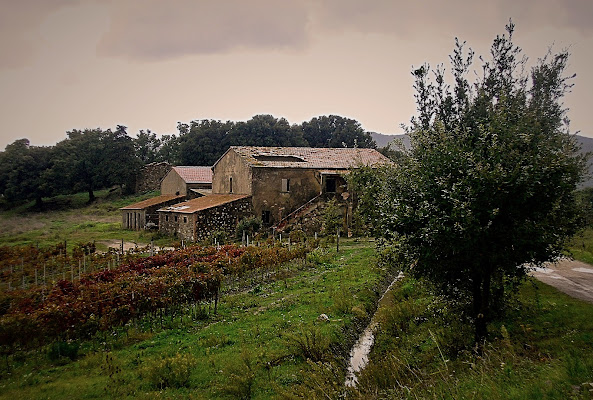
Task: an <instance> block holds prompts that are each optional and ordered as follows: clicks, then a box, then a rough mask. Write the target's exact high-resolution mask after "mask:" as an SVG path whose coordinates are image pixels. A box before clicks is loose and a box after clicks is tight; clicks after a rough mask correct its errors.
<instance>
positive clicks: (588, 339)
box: [352, 280, 593, 400]
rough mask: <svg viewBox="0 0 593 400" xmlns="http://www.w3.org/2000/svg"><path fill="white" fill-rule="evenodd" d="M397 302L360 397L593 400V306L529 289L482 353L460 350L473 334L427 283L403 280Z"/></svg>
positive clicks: (542, 288)
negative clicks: (429, 288) (423, 284)
mask: <svg viewBox="0 0 593 400" xmlns="http://www.w3.org/2000/svg"><path fill="white" fill-rule="evenodd" d="M390 297H391V299H392V304H391V305H390V306H389V307H386V308H385V309H383V310H382V312H381V333H380V334H379V335H378V336H377V339H376V341H375V347H374V348H373V352H372V354H371V362H370V365H369V366H368V368H367V369H366V370H365V372H364V374H363V376H362V377H361V385H360V388H359V389H360V390H359V391H355V392H354V393H352V395H353V396H352V397H354V398H376V397H375V396H376V395H375V393H380V395H381V396H383V397H382V398H390V399H391V398H392V399H401V398H410V399H415V398H421V399H424V398H439V399H447V398H449V399H465V398H467V399H469V398H476V399H501V400H502V399H544V398H545V399H569V398H575V399H590V398H592V397H593V306H592V305H591V304H588V303H584V302H581V301H579V300H575V299H572V298H570V297H568V296H566V295H565V294H563V293H560V292H558V291H556V290H555V289H553V288H552V287H550V286H547V285H545V284H542V283H538V282H532V283H527V284H525V285H524V286H523V287H522V289H521V292H520V297H519V299H520V302H518V303H516V304H515V305H514V307H513V309H512V311H511V312H510V313H509V314H508V316H507V318H505V319H504V320H503V321H502V322H501V323H498V324H493V325H492V326H490V334H491V339H490V340H491V341H490V343H488V344H487V345H486V347H485V349H484V352H483V353H482V354H481V355H478V354H476V353H474V352H472V351H467V350H461V351H460V346H459V345H460V344H462V343H464V342H465V343H468V342H470V341H471V334H472V333H471V330H468V329H465V328H464V327H463V326H462V325H461V324H460V323H459V321H455V317H454V315H451V311H452V310H448V313H449V315H447V309H446V306H444V305H443V304H442V303H440V302H439V300H438V299H437V298H435V297H434V296H432V295H431V294H430V292H429V291H427V290H426V289H425V288H423V287H422V285H421V284H420V283H418V282H414V281H410V280H407V281H403V282H402V283H400V284H399V285H397V286H396V288H395V289H394V291H393V293H392V295H391V296H390ZM444 307H445V308H444ZM443 311H444V312H443ZM453 314H454V313H453ZM396 331H397V332H399V333H395V332H396Z"/></svg>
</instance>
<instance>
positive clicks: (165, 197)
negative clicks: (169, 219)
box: [120, 194, 184, 210]
mask: <svg viewBox="0 0 593 400" xmlns="http://www.w3.org/2000/svg"><path fill="white" fill-rule="evenodd" d="M183 197H184V196H177V195H174V194H162V195H160V196H156V197H151V198H150V199H146V200H142V201H139V202H138V203H134V204H130V205H129V206H125V207H122V208H120V210H141V209H143V208H146V207H150V206H158V205H159V204H162V203H165V202H167V201H171V200H175V199H182V198H183Z"/></svg>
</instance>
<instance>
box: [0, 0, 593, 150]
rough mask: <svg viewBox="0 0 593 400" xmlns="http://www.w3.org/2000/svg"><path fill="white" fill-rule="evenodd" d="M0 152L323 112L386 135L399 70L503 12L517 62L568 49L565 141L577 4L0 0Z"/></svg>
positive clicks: (581, 47) (481, 40) (587, 115)
mask: <svg viewBox="0 0 593 400" xmlns="http://www.w3.org/2000/svg"><path fill="white" fill-rule="evenodd" d="M0 5H1V6H2V8H1V12H0V90H1V93H2V94H1V97H0V149H3V148H4V147H5V146H6V144H8V143H12V142H13V141H14V140H16V139H19V138H23V137H26V138H28V139H30V140H31V143H32V144H33V145H52V144H55V143H56V142H58V141H60V140H62V139H64V138H65V137H66V131H68V130H71V129H84V128H96V127H101V128H104V129H107V128H114V127H115V126H116V125H117V124H122V125H126V126H128V128H129V129H128V133H129V134H131V135H135V134H136V133H137V132H138V131H139V130H140V129H151V130H152V131H153V132H156V133H158V134H165V133H169V134H170V133H176V132H177V130H176V126H177V122H178V121H181V122H190V121H192V120H196V119H204V118H208V119H210V118H212V119H221V120H233V121H241V120H248V119H250V118H251V117H252V116H253V115H256V114H272V115H274V116H276V117H284V118H286V119H287V120H288V121H289V122H291V123H300V122H302V121H303V120H309V119H311V118H312V117H315V116H319V115H329V114H338V115H342V116H346V117H350V118H354V119H356V120H358V121H359V122H360V123H361V124H362V126H363V127H364V128H365V129H367V130H369V131H375V132H380V133H385V134H391V133H400V131H401V130H400V127H399V126H400V124H402V123H408V122H409V120H410V117H411V116H412V115H413V114H414V112H415V103H414V97H413V91H412V77H411V74H410V71H411V69H412V66H418V65H420V64H422V63H423V62H429V63H431V65H436V64H437V63H440V62H447V61H448V55H449V54H450V53H451V51H452V49H453V45H454V39H455V37H456V36H458V37H459V38H460V39H462V40H466V41H467V42H468V45H469V46H471V47H472V48H473V49H474V50H476V52H477V54H486V53H487V51H488V48H489V46H490V44H491V42H492V39H493V38H494V37H495V36H496V35H497V34H502V33H504V25H505V24H506V23H507V22H508V19H509V18H510V17H511V18H512V19H513V21H514V22H515V23H516V32H515V41H516V43H517V44H518V45H519V46H521V47H522V48H523V49H524V52H525V54H526V55H528V56H529V57H530V59H531V60H536V59H537V58H538V57H541V56H543V55H544V54H545V53H546V51H547V50H548V47H549V46H550V45H552V44H554V48H555V49H557V50H560V49H562V48H564V47H568V46H570V52H571V54H572V56H571V59H570V66H569V72H571V73H576V74H577V77H576V79H574V81H573V83H574V84H575V86H574V88H573V91H572V93H570V94H569V95H568V96H567V97H566V98H565V105H566V106H567V107H569V108H570V111H569V117H570V119H571V121H572V123H571V128H572V130H574V131H576V130H581V131H582V132H581V133H582V134H584V135H587V136H593V129H591V126H592V125H593V112H592V111H591V104H590V101H591V96H590V94H591V93H592V92H593V77H592V76H591V75H592V73H591V72H590V71H589V70H590V69H591V68H590V67H591V66H592V65H593V1H592V0H489V1H477V0H447V1H445V0H425V1H409V0H408V1H399V0H211V1H209V0H168V1H164V0H78V1H77V0H0Z"/></svg>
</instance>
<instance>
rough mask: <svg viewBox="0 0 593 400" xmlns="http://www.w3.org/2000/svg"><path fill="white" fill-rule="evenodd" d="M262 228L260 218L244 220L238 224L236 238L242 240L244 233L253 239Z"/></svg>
mask: <svg viewBox="0 0 593 400" xmlns="http://www.w3.org/2000/svg"><path fill="white" fill-rule="evenodd" d="M261 226H262V221H261V219H259V218H255V217H246V218H243V219H242V220H241V221H239V223H238V224H237V228H236V229H235V236H236V237H237V239H241V238H242V237H243V232H245V233H246V234H248V235H249V236H250V237H253V234H254V233H255V232H257V231H259V229H260V228H261Z"/></svg>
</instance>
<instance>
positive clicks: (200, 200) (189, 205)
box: [158, 194, 249, 214]
mask: <svg viewBox="0 0 593 400" xmlns="http://www.w3.org/2000/svg"><path fill="white" fill-rule="evenodd" d="M246 197H249V196H248V195H244V194H209V195H207V196H203V197H197V198H195V199H192V200H188V201H184V202H183V203H177V204H173V205H172V206H169V207H165V208H161V209H159V210H158V211H169V212H178V213H184V214H192V213H194V212H196V211H200V210H205V209H207V208H212V207H217V206H220V205H223V204H226V203H231V202H233V201H236V200H240V199H244V198H246Z"/></svg>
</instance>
